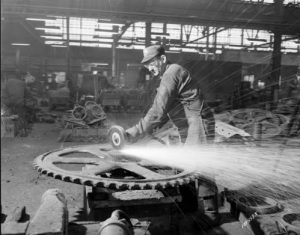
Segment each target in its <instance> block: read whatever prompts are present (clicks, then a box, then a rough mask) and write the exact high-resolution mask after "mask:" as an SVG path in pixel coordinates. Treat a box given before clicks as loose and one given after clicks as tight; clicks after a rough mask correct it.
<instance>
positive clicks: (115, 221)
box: [98, 210, 134, 235]
mask: <svg viewBox="0 0 300 235" xmlns="http://www.w3.org/2000/svg"><path fill="white" fill-rule="evenodd" d="M133 234H134V232H133V227H132V224H131V221H130V219H129V217H128V216H127V215H126V214H125V213H124V212H123V211H121V210H115V211H113V212H112V214H111V217H110V218H108V219H107V220H105V221H104V222H102V223H101V224H100V229H99V232H98V235H133Z"/></svg>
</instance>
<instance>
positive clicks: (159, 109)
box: [126, 72, 177, 138]
mask: <svg viewBox="0 0 300 235" xmlns="http://www.w3.org/2000/svg"><path fill="white" fill-rule="evenodd" d="M176 98H177V78H176V72H173V73H165V74H164V75H163V78H162V80H161V83H160V85H159V87H158V89H157V94H156V96H155V98H154V101H153V104H152V106H151V108H150V109H149V111H148V112H147V114H146V116H145V117H144V118H142V119H141V120H140V121H139V122H138V124H137V125H135V126H133V127H131V128H129V129H128V130H126V132H127V133H128V134H129V135H130V136H131V137H133V138H137V137H140V136H144V135H145V134H147V133H151V132H153V130H154V129H156V128H159V127H161V126H162V125H163V124H165V123H166V122H167V121H168V120H169V118H168V116H167V113H168V112H169V111H170V108H171V107H172V103H173V102H174V99H176Z"/></svg>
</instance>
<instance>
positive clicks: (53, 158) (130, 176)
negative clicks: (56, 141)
mask: <svg viewBox="0 0 300 235" xmlns="http://www.w3.org/2000/svg"><path fill="white" fill-rule="evenodd" d="M33 164H34V167H35V168H36V169H37V170H38V171H39V172H40V173H42V174H46V175H48V176H52V177H54V178H55V179H59V180H63V181H67V182H72V183H77V184H82V185H88V186H93V187H102V188H109V189H113V190H128V189H129V190H138V189H140V190H142V189H160V188H166V187H174V186H177V185H184V184H188V183H190V182H191V181H193V180H195V179H196V178H197V177H198V174H197V172H196V171H194V170H184V169H179V168H174V167H170V166H165V165H160V164H157V163H154V162H150V161H148V160H144V159H141V158H137V157H133V156H129V155H124V154H122V153H121V152H119V151H117V150H109V149H107V150H105V149H101V148H100V146H99V145H86V146H76V147H69V148H65V149H60V150H54V151H51V152H47V153H44V154H42V155H40V156H38V157H37V158H36V159H35V160H34V163H33ZM75 168H77V169H75Z"/></svg>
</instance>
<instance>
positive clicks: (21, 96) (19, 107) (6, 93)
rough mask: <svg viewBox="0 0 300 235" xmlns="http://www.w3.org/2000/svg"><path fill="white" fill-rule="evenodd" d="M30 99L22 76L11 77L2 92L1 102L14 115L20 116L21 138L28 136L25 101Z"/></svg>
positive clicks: (18, 126)
mask: <svg viewBox="0 0 300 235" xmlns="http://www.w3.org/2000/svg"><path fill="white" fill-rule="evenodd" d="M28 97H30V93H29V91H28V90H27V88H26V84H25V81H24V80H23V78H22V77H21V74H16V75H10V77H9V78H8V80H7V82H6V83H5V84H4V87H3V88H2V91H1V102H2V103H3V104H4V105H6V106H7V107H8V108H9V110H10V112H11V113H12V114H16V115H18V116H19V120H18V123H17V130H18V131H19V134H20V135H21V136H26V135H27V129H28V121H27V112H26V111H27V110H26V106H25V101H26V99H27V98H28Z"/></svg>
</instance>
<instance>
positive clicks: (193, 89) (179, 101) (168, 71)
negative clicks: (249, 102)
mask: <svg viewBox="0 0 300 235" xmlns="http://www.w3.org/2000/svg"><path fill="white" fill-rule="evenodd" d="M143 54H144V58H143V60H142V62H141V63H142V64H144V66H145V67H146V68H147V69H148V70H149V71H150V72H151V73H152V74H153V75H154V76H160V79H161V81H160V84H159V87H158V89H157V94H156V96H155V98H154V101H153V104H152V106H151V108H150V109H149V111H148V112H147V114H146V115H145V117H144V118H142V119H141V120H140V121H139V122H138V124H137V125H135V126H133V127H131V128H129V129H127V130H126V134H127V135H128V138H129V139H131V140H133V141H134V140H137V139H138V138H140V137H143V136H145V135H146V134H151V133H152V132H153V131H155V130H156V129H158V128H161V127H162V126H163V125H164V124H165V123H166V122H167V121H168V120H172V121H173V123H174V124H175V126H176V127H177V128H178V130H179V134H180V137H181V141H182V142H183V143H185V144H201V143H206V142H207V136H206V133H208V134H209V137H210V138H213V137H214V125H215V122H214V119H213V114H212V112H211V111H210V109H209V108H208V106H207V105H206V103H205V102H204V101H203V95H202V93H201V90H200V89H199V86H198V81H197V78H192V76H191V74H190V73H189V71H187V70H186V69H185V68H183V67H182V66H180V65H178V64H171V63H170V62H169V61H168V60H167V57H166V55H165V50H164V48H163V47H162V46H159V45H154V46H150V47H147V48H145V49H144V51H143ZM202 118H205V119H209V120H210V122H209V125H208V128H207V131H206V132H205V127H204V124H203V119H202Z"/></svg>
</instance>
